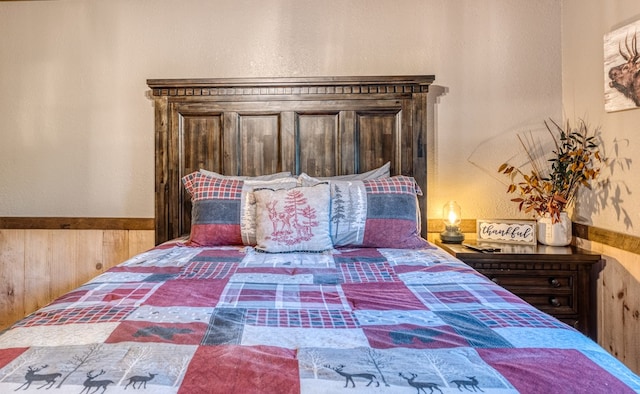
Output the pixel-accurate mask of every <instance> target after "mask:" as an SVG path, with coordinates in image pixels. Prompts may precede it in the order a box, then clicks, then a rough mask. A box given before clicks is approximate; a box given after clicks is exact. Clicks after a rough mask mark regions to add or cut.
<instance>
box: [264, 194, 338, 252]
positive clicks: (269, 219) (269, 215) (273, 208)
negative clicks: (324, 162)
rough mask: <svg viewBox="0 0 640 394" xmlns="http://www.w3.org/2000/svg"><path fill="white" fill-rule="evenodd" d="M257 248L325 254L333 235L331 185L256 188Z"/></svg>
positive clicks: (329, 247) (331, 246)
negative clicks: (274, 188) (330, 229)
mask: <svg viewBox="0 0 640 394" xmlns="http://www.w3.org/2000/svg"><path fill="white" fill-rule="evenodd" d="M253 194H254V196H255V199H256V238H257V246H256V249H258V250H262V251H265V252H273V253H278V252H322V251H325V250H329V249H332V248H333V245H332V243H331V236H330V235H329V205H330V200H331V197H330V192H329V185H327V184H319V185H317V186H312V187H297V188H294V189H288V190H271V189H256V190H254V193H253Z"/></svg>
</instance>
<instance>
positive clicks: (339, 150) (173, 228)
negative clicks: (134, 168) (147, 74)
mask: <svg viewBox="0 0 640 394" xmlns="http://www.w3.org/2000/svg"><path fill="white" fill-rule="evenodd" d="M434 79H435V78H434V76H432V75H417V76H382V77H311V78H230V79H229V78H227V79H150V80H147V84H148V85H149V87H150V88H151V96H152V98H153V100H154V106H155V138H156V155H155V160H156V173H155V197H156V243H160V242H164V241H166V240H169V239H172V238H176V237H178V236H181V235H184V234H187V233H188V232H189V228H190V223H191V215H190V212H191V203H190V201H189V196H188V195H187V194H186V192H185V191H184V188H183V187H182V184H181V181H180V179H181V178H182V177H183V176H184V175H186V174H188V173H190V172H193V171H197V170H198V169H201V168H204V169H207V170H211V171H216V172H219V173H222V174H226V175H250V176H255V175H260V174H267V173H273V172H278V171H291V172H292V173H294V174H300V173H302V172H305V173H307V174H309V175H311V176H331V175H343V174H353V173H358V172H364V171H368V170H371V169H373V168H376V167H379V166H381V165H383V164H385V163H386V162H388V161H390V162H391V173H392V174H393V175H395V174H403V175H409V176H413V177H415V178H416V180H417V182H418V184H419V185H420V187H421V188H422V189H423V191H424V192H425V193H426V172H427V168H426V165H427V164H426V163H427V161H426V147H425V141H426V127H427V92H428V90H429V85H430V84H431V83H432V82H433V81H434ZM425 200H426V199H425V198H424V197H422V198H421V199H420V208H421V210H422V212H426V210H425V208H426V206H425V205H426V204H425ZM422 226H423V228H422V229H423V235H425V234H426V231H425V229H426V220H424V215H423V221H422Z"/></svg>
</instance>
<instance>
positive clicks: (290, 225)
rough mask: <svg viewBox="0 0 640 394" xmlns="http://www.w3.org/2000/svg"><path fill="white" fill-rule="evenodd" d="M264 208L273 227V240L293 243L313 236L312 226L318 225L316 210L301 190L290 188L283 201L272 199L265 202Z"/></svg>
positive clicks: (286, 243)
mask: <svg viewBox="0 0 640 394" xmlns="http://www.w3.org/2000/svg"><path fill="white" fill-rule="evenodd" d="M266 208H267V211H268V213H269V220H270V221H271V224H272V227H273V231H272V233H271V239H272V240H273V241H275V242H278V243H281V244H284V245H294V244H296V243H299V242H303V241H308V240H310V239H311V238H312V237H313V228H314V227H316V226H317V225H318V221H317V220H315V219H316V218H317V215H316V210H315V208H313V207H311V206H310V205H309V204H308V203H307V198H306V197H305V195H304V194H303V193H302V192H301V191H299V190H296V189H293V190H290V191H289V192H288V193H287V195H286V197H285V199H284V202H282V200H272V201H269V202H267V203H266Z"/></svg>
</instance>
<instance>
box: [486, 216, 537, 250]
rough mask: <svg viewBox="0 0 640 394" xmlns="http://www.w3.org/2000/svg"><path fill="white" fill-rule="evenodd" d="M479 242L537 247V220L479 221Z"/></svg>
mask: <svg viewBox="0 0 640 394" xmlns="http://www.w3.org/2000/svg"><path fill="white" fill-rule="evenodd" d="M477 223H478V225H477V227H478V241H491V242H505V243H516V244H526V245H535V244H536V242H537V240H536V221H535V220H505V219H500V220H478V222H477Z"/></svg>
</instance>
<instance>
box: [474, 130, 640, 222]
mask: <svg viewBox="0 0 640 394" xmlns="http://www.w3.org/2000/svg"><path fill="white" fill-rule="evenodd" d="M523 130H526V132H527V133H530V135H531V137H529V138H530V139H531V140H532V141H535V142H536V144H537V145H538V146H539V150H540V152H545V153H544V154H542V155H541V156H540V157H543V156H545V155H550V154H552V152H553V151H555V149H556V147H555V145H554V144H553V141H552V140H551V139H550V138H548V131H547V130H546V128H544V126H543V123H542V122H540V123H536V124H534V125H523V126H517V127H514V128H513V129H512V130H510V131H507V132H505V133H502V134H499V135H497V136H495V137H492V138H489V139H487V140H485V141H483V142H481V143H480V144H479V145H478V146H477V147H476V149H475V150H474V151H473V152H472V153H471V154H470V155H469V157H468V158H467V160H468V161H469V163H471V164H472V165H474V166H475V167H477V168H478V169H480V170H481V171H482V172H484V173H486V174H487V175H488V176H490V177H491V178H494V179H497V180H498V181H499V182H500V183H502V184H504V185H505V191H506V190H507V185H508V178H507V177H504V176H503V175H502V174H500V173H499V172H498V167H499V166H500V165H501V164H502V163H507V162H508V163H511V164H512V165H514V166H516V167H518V168H520V169H522V170H523V171H524V172H525V173H528V172H529V170H530V167H531V166H530V164H529V163H530V161H531V159H530V157H529V156H528V155H527V154H526V152H525V151H524V149H522V147H521V144H520V142H518V135H519V134H521V133H522V131H523ZM596 137H597V138H598V139H599V140H600V147H601V149H600V151H601V153H603V155H604V157H606V160H605V162H604V164H603V165H602V167H601V172H600V176H599V178H598V180H597V182H596V183H595V185H594V186H593V188H592V191H589V190H585V188H582V189H581V190H580V191H579V192H578V196H577V199H576V204H575V207H574V210H573V217H572V220H573V221H575V222H579V223H583V224H587V225H590V224H593V219H592V218H593V216H594V214H600V213H602V212H603V211H610V210H613V211H614V212H615V214H616V220H617V221H618V222H621V223H623V224H624V226H625V228H626V229H627V230H628V229H630V228H632V227H633V222H632V219H631V216H630V215H629V212H628V211H627V210H626V209H625V208H624V203H625V198H626V197H627V196H630V195H631V194H632V191H631V188H630V187H629V185H628V184H627V183H626V182H625V180H624V177H623V176H622V175H621V174H622V173H624V172H625V171H629V170H630V169H631V165H632V159H631V158H630V157H625V155H624V154H625V152H626V151H627V150H628V148H629V141H628V140H617V139H614V140H613V141H612V142H611V143H607V142H605V141H603V140H602V134H601V133H600V132H599V131H598V132H596Z"/></svg>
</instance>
